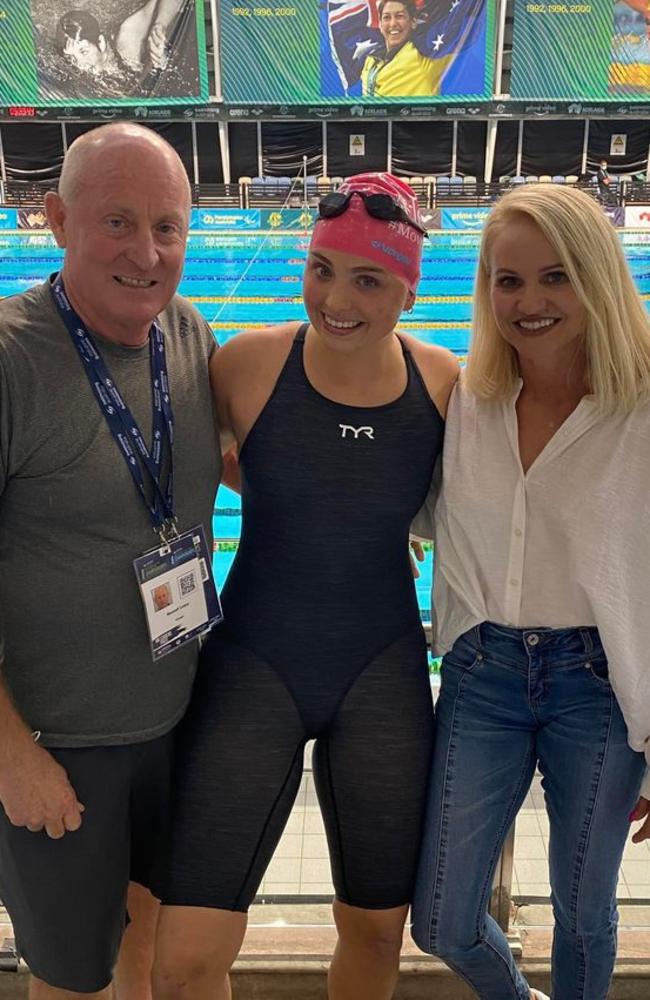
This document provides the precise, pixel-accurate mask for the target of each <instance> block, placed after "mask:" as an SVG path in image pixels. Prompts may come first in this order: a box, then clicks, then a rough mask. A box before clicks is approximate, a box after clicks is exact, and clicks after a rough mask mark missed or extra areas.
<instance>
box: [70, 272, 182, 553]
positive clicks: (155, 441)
mask: <svg viewBox="0 0 650 1000" xmlns="http://www.w3.org/2000/svg"><path fill="white" fill-rule="evenodd" d="M50 288H51V291H52V296H53V298H54V302H55V305H56V307H57V309H58V311H59V314H60V316H61V319H62V320H63V322H64V323H65V325H66V328H67V330H68V333H69V334H70V337H71V339H72V343H73V344H74V346H75V347H76V349H77V353H78V354H79V358H80V359H81V362H82V364H83V366H84V370H85V372H86V375H87V376H88V381H89V382H90V386H91V388H92V390H93V392H94V394H95V399H96V400H97V403H98V404H99V408H100V410H101V411H102V413H103V414H104V417H105V419H106V423H107V424H108V426H109V429H110V431H111V434H112V435H113V438H114V440H115V443H116V444H117V445H118V447H119V449H120V451H121V452H122V455H123V457H124V460H125V462H126V464H127V466H128V469H129V472H130V473H131V476H132V477H133V481H134V483H135V485H136V487H137V488H138V490H139V491H140V494H141V496H142V499H143V500H144V503H145V505H146V507H147V508H148V510H149V513H150V515H151V521H152V523H153V526H154V530H155V531H157V532H159V534H160V536H161V538H162V539H163V540H164V541H167V540H168V538H169V537H170V536H171V535H174V534H175V533H176V518H175V516H174V477H173V462H172V458H173V449H172V445H173V441H174V416H173V413H172V408H171V400H170V394H169V379H168V377H167V362H166V359H165V339H164V335H163V332H162V329H161V327H160V324H159V323H158V322H157V321H156V320H154V322H153V323H152V325H151V330H150V331H149V357H150V361H151V383H152V401H153V427H152V436H151V451H150V450H149V448H147V445H146V443H145V440H144V438H143V436H142V433H141V431H140V428H139V427H138V425H137V423H136V420H135V418H134V417H133V415H132V413H131V411H130V410H129V408H128V406H127V405H126V403H125V401H124V399H123V398H122V396H121V395H120V392H119V390H118V388H117V386H116V385H115V382H114V381H113V379H112V378H111V376H110V373H109V371H108V369H107V367H106V365H105V364H104V361H103V359H102V357H101V355H100V354H99V352H98V350H97V348H96V347H95V344H94V343H93V340H92V337H91V335H90V333H89V332H88V330H87V328H86V325H85V324H84V322H83V320H82V319H81V318H80V317H79V316H78V315H77V313H76V312H75V311H74V309H73V308H72V306H71V305H70V302H69V301H68V297H67V295H66V294H65V288H64V286H63V279H62V278H61V274H60V273H59V274H57V276H56V278H55V279H54V282H53V284H52V285H50ZM165 438H167V440H168V441H169V473H168V475H167V484H166V487H165V489H164V491H163V488H162V486H161V484H160V473H161V468H162V456H163V451H164V443H165ZM138 459H139V460H138ZM143 466H144V468H145V469H146V470H147V472H148V473H149V476H150V477H151V481H152V482H153V485H154V499H153V502H152V503H149V501H148V500H147V494H146V492H145V484H144V478H143V475H142V467H143Z"/></svg>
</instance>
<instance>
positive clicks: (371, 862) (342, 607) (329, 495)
mask: <svg viewBox="0 0 650 1000" xmlns="http://www.w3.org/2000/svg"><path fill="white" fill-rule="evenodd" d="M306 329H307V325H306V324H305V325H304V326H302V327H301V328H300V330H299V331H298V334H297V336H296V338H295V340H294V342H293V345H292V348H291V351H290V353H289V356H288V358H287V361H286V362H285V365H284V367H283V369H282V372H281V373H280V376H279V378H278V380H277V382H276V385H275V388H274V390H273V392H272V394H271V396H270V398H269V400H268V402H267V403H266V406H265V407H264V409H263V410H262V412H261V414H260V416H259V417H258V419H257V421H256V422H255V424H254V426H253V427H252V429H251V431H250V432H249V435H248V437H247V439H246V441H245V443H244V445H243V447H242V449H241V454H240V464H241V475H242V516H243V520H242V535H241V541H240V545H239V550H238V552H237V556H236V558H235V561H234V564H233V567H232V569H231V572H230V575H229V577H228V580H227V583H226V586H225V588H224V591H223V595H222V600H223V606H224V612H225V624H224V625H223V626H221V627H218V628H217V629H215V630H214V631H213V633H212V634H211V636H210V638H209V640H208V642H207V643H206V645H205V647H204V649H203V651H202V654H201V660H200V666H199V674H198V677H197V683H196V686H195V690H194V694H193V698H192V704H191V706H190V709H189V711H188V715H187V717H186V721H185V723H184V725H183V727H182V731H181V740H180V747H179V768H180V771H179V789H178V796H179V813H178V822H177V826H176V834H175V837H174V847H173V851H172V864H171V875H170V881H169V885H168V887H167V892H166V893H165V901H166V902H168V903H172V904H178V905H200V906H211V907H217V908H220V909H228V910H246V909H247V907H248V906H249V905H250V903H251V902H252V900H253V898H254V896H255V893H256V891H257V889H258V887H259V884H260V882H261V879H262V877H263V875H264V871H265V869H266V867H267V865H268V863H269V861H270V858H271V856H272V854H273V851H274V849H275V846H276V844H277V841H278V839H279V837H280V835H281V833H282V830H283V828H284V825H285V823H286V821H287V819H288V816H289V813H290V811H291V807H292V805H293V802H294V799H295V796H296V794H297V790H298V786H299V784H300V780H301V774H302V766H303V750H304V745H305V742H306V741H307V740H308V739H316V741H317V742H316V747H315V750H314V756H313V770H314V781H315V783H316V790H317V793H318V797H319V801H320V805H321V809H322V812H323V818H324V821H325V826H326V831H327V836H328V841H329V846H330V854H331V860H332V868H333V877H334V884H335V887H336V892H337V897H338V898H339V899H340V900H342V901H343V902H347V903H349V904H350V905H354V906H360V907H365V908H372V909H378V908H389V907H393V906H398V905H402V904H405V903H408V902H409V901H410V898H411V892H412V886H413V879H414V874H415V866H416V862H417V851H418V845H419V838H420V830H421V823H422V817H423V808H424V801H425V794H426V779H427V774H428V768H429V755H430V749H431V738H432V707H431V695H430V689H429V681H428V669H427V658H426V648H425V643H424V636H423V632H422V628H421V624H420V616H419V612H418V606H417V601H416V595H415V588H414V584H413V577H412V573H411V568H410V562H409V557H408V534H409V526H410V524H411V521H412V519H413V517H414V516H415V514H416V513H417V511H418V510H419V509H420V507H421V505H422V503H423V501H424V499H425V497H426V495H427V492H428V489H429V486H430V482H431V477H432V472H433V467H434V464H435V462H436V459H437V457H438V455H439V453H440V451H441V448H442V440H443V432H444V422H443V420H442V418H441V416H440V414H439V413H438V411H437V409H436V407H435V405H434V403H433V401H432V400H431V397H430V396H429V393H428V391H427V389H426V387H425V385H424V383H423V381H422V377H421V375H420V373H419V371H418V368H417V366H416V364H415V362H414V360H413V358H412V356H411V354H410V352H409V350H408V349H407V348H406V346H405V345H404V344H402V349H403V354H404V361H405V365H406V370H407V376H408V377H407V385H406V388H405V390H404V392H403V393H402V395H401V396H400V397H399V398H398V399H396V400H394V401H393V402H391V403H387V404H385V405H383V406H373V407H358V406H348V405H347V404H342V403H336V402H333V401H332V400H330V399H327V398H326V397H324V396H322V395H321V394H320V393H319V392H317V391H316V390H315V389H314V388H313V386H312V385H311V384H310V383H309V381H308V379H307V376H306V374H305V370H304V365H303V349H304V339H305V332H306Z"/></svg>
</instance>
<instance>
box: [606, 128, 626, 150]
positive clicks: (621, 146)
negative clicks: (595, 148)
mask: <svg viewBox="0 0 650 1000" xmlns="http://www.w3.org/2000/svg"><path fill="white" fill-rule="evenodd" d="M626 152H627V134H626V133H625V132H615V133H614V134H613V135H612V137H611V139H610V142H609V155H610V156H625V154H626Z"/></svg>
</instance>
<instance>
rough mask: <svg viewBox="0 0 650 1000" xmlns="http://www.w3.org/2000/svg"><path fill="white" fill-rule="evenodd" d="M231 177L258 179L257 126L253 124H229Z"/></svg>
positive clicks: (235, 179)
mask: <svg viewBox="0 0 650 1000" xmlns="http://www.w3.org/2000/svg"><path fill="white" fill-rule="evenodd" d="M228 142H229V143H230V176H231V178H232V180H233V181H234V182H235V183H237V181H238V180H239V178H240V177H257V125H255V124H254V123H253V122H229V123H228Z"/></svg>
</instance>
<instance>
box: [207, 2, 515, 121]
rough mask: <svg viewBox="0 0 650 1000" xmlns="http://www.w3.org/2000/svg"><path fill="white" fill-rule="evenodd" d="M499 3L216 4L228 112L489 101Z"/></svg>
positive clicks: (223, 83) (223, 82)
mask: <svg viewBox="0 0 650 1000" xmlns="http://www.w3.org/2000/svg"><path fill="white" fill-rule="evenodd" d="M496 7H497V3H496V0H389V2H386V0H322V2H320V3H316V2H315V0H296V2H295V4H294V6H287V7H255V6H248V5H242V4H241V3H240V2H237V3H233V2H232V0H222V2H221V4H220V28H221V56H222V70H223V72H222V85H223V92H224V98H225V100H226V101H227V102H233V103H244V104H247V103H249V104H257V103H258V102H262V103H274V104H275V103H280V104H286V105H289V104H292V103H295V102H299V103H301V104H302V103H305V102H307V103H313V102H322V101H325V102H327V103H331V102H334V103H346V102H347V103H349V104H358V103H359V102H361V103H362V104H364V103H368V104H371V103H373V102H377V101H385V100H388V101H394V100H404V99H407V100H411V99H412V98H415V99H416V100H421V101H422V102H423V103H424V102H428V103H431V102H434V101H449V100H460V101H476V100H480V99H481V98H488V97H489V96H490V94H491V91H492V76H493V63H494V34H495V32H494V25H495V13H496Z"/></svg>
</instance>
